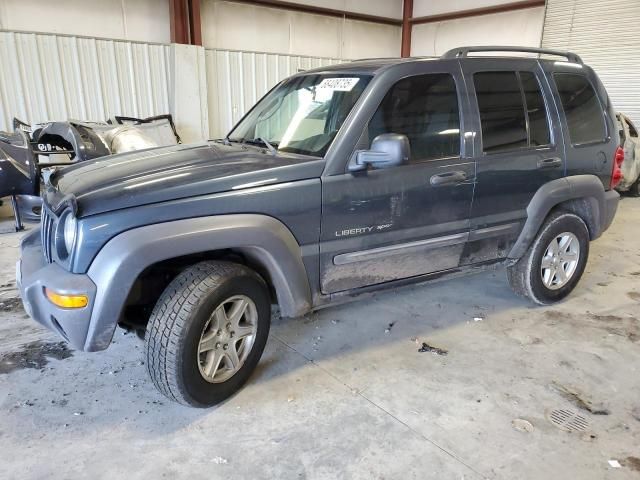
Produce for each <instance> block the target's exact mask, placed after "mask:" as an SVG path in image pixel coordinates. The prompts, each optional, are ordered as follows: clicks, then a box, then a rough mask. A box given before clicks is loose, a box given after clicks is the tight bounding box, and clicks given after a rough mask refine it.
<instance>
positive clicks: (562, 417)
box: [547, 408, 589, 432]
mask: <svg viewBox="0 0 640 480" xmlns="http://www.w3.org/2000/svg"><path fill="white" fill-rule="evenodd" d="M547 419H548V420H549V421H550V422H551V423H552V424H554V425H555V426H556V427H558V428H559V429H561V430H564V431H566V432H586V431H587V430H589V420H587V419H586V418H585V417H583V416H582V415H580V414H579V413H576V412H574V411H572V410H566V409H564V408H558V409H556V410H551V411H549V412H547Z"/></svg>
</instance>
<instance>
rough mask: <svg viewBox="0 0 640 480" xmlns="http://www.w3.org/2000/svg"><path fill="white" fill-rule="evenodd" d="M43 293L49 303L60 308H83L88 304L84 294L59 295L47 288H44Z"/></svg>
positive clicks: (87, 298)
mask: <svg viewBox="0 0 640 480" xmlns="http://www.w3.org/2000/svg"><path fill="white" fill-rule="evenodd" d="M44 294H45V295H46V296H47V298H48V299H49V301H50V302H51V303H53V304H54V305H56V306H58V307H61V308H83V307H86V306H87V305H88V304H89V297H87V296H86V295H61V294H59V293H56V292H54V291H53V290H49V289H48V288H45V289H44Z"/></svg>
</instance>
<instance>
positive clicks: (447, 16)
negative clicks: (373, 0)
mask: <svg viewBox="0 0 640 480" xmlns="http://www.w3.org/2000/svg"><path fill="white" fill-rule="evenodd" d="M544 5H545V0H524V1H520V2H513V3H505V4H503V5H494V6H492V7H482V8H472V9H469V10H460V11H457V12H451V13H441V14H439V15H429V16H427V17H412V18H410V19H409V22H410V23H411V24H412V25H419V24H421V23H433V22H443V21H445V20H457V19H459V18H467V17H477V16H478V15H489V14H490V13H502V12H511V11H513V10H523V9H525V8H533V7H544Z"/></svg>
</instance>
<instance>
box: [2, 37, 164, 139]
mask: <svg viewBox="0 0 640 480" xmlns="http://www.w3.org/2000/svg"><path fill="white" fill-rule="evenodd" d="M169 48H170V47H169V46H168V45H159V44H148V43H138V42H127V41H118V40H99V39H93V38H81V37H70V36H63V35H48V34H36V33H17V32H6V31H3V32H0V59H1V63H0V130H12V126H11V123H12V118H13V117H14V116H15V117H18V118H19V119H21V120H23V121H26V122H29V123H35V122H42V121H48V120H66V119H68V118H76V119H80V120H106V119H107V118H108V117H110V116H112V115H116V114H118V115H128V116H136V117H146V116H150V115H157V114H161V113H167V112H169V92H170V88H169V68H168V56H169Z"/></svg>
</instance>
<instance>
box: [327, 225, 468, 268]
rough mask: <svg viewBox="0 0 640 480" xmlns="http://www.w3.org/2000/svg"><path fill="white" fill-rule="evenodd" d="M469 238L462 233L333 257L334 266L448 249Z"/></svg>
mask: <svg viewBox="0 0 640 480" xmlns="http://www.w3.org/2000/svg"><path fill="white" fill-rule="evenodd" d="M468 238H469V233H468V232H462V233H455V234H453V235H445V236H442V237H435V238H428V239H426V240H418V241H416V242H408V243H400V244H395V245H389V246H387V247H380V248H372V249H370V250H360V251H357V252H349V253H342V254H340V255H336V256H335V257H333V264H334V265H347V264H349V263H356V262H365V261H367V260H376V259H378V258H384V257H390V256H392V255H398V254H404V253H412V252H415V251H419V250H423V249H424V250H428V249H432V248H440V247H448V246H451V245H458V244H461V243H466V241H467V239H468Z"/></svg>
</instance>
